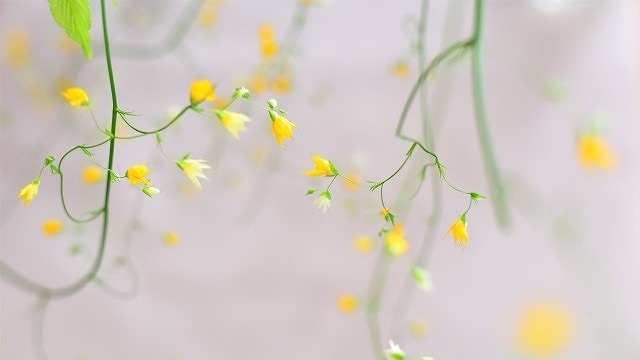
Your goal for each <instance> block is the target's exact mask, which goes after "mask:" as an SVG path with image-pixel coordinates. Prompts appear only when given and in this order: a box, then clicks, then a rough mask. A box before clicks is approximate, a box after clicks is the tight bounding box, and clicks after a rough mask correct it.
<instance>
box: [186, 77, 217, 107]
mask: <svg viewBox="0 0 640 360" xmlns="http://www.w3.org/2000/svg"><path fill="white" fill-rule="evenodd" d="M215 90H216V88H215V86H213V84H212V83H211V81H210V80H196V81H194V82H193V83H191V103H192V104H193V103H199V102H201V101H206V100H210V101H213V100H215V99H216V94H215Z"/></svg>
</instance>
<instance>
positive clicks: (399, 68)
mask: <svg viewBox="0 0 640 360" xmlns="http://www.w3.org/2000/svg"><path fill="white" fill-rule="evenodd" d="M391 73H392V74H393V75H395V76H397V77H400V78H406V77H407V76H409V64H407V62H406V61H404V60H401V61H398V62H396V63H395V64H393V67H392V68H391Z"/></svg>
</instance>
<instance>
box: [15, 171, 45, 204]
mask: <svg viewBox="0 0 640 360" xmlns="http://www.w3.org/2000/svg"><path fill="white" fill-rule="evenodd" d="M39 186H40V177H39V176H38V177H37V178H35V179H34V180H33V181H32V182H31V183H29V184H27V186H25V187H23V188H22V190H20V193H19V194H18V199H21V200H24V205H25V206H29V204H31V201H32V200H33V198H34V197H36V195H38V187H39Z"/></svg>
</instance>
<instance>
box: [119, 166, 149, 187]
mask: <svg viewBox="0 0 640 360" xmlns="http://www.w3.org/2000/svg"><path fill="white" fill-rule="evenodd" d="M150 172H151V170H149V167H148V166H147V165H144V164H142V165H135V166H132V167H130V168H129V169H128V170H127V172H126V173H125V176H126V177H127V179H129V182H130V183H131V185H138V184H141V185H145V184H147V183H149V182H150V180H149V179H147V175H149V173H150Z"/></svg>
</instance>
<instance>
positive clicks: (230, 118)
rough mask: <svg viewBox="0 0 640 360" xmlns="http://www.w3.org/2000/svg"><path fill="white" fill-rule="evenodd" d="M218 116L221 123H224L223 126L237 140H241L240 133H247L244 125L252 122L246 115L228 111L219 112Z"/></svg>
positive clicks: (217, 112)
mask: <svg viewBox="0 0 640 360" xmlns="http://www.w3.org/2000/svg"><path fill="white" fill-rule="evenodd" d="M216 115H217V116H218V119H220V122H222V125H223V126H224V127H225V128H226V129H227V130H229V132H230V133H231V135H233V137H234V138H236V139H238V138H239V135H238V133H239V132H240V131H247V128H246V127H245V125H244V123H246V122H248V121H251V119H249V117H248V116H246V115H244V114H240V113H236V112H231V111H226V110H217V111H216Z"/></svg>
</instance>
